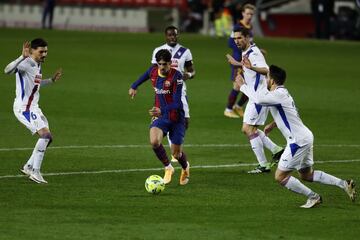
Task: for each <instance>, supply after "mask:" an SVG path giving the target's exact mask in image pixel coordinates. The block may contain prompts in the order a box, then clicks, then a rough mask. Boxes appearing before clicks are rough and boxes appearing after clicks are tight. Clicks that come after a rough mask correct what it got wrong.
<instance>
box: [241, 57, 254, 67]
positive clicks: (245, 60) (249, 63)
mask: <svg viewBox="0 0 360 240" xmlns="http://www.w3.org/2000/svg"><path fill="white" fill-rule="evenodd" d="M242 64H243V66H244V67H246V68H248V69H251V67H252V65H251V62H250V60H249V58H247V57H245V56H244V57H243V59H242Z"/></svg>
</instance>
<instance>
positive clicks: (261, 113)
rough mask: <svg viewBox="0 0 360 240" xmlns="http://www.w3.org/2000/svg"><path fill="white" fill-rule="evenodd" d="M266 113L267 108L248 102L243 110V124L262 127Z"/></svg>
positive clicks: (267, 111)
mask: <svg viewBox="0 0 360 240" xmlns="http://www.w3.org/2000/svg"><path fill="white" fill-rule="evenodd" d="M268 113H269V108H268V107H264V106H260V105H256V104H255V103H254V102H253V101H249V102H248V103H247V105H246V108H245V112H244V117H243V122H244V123H246V124H248V125H252V126H257V125H264V124H265V121H266V118H267V115H268Z"/></svg>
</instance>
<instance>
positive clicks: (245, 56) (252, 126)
mask: <svg viewBox="0 0 360 240" xmlns="http://www.w3.org/2000/svg"><path fill="white" fill-rule="evenodd" d="M234 40H235V43H236V45H237V46H238V47H239V48H240V49H241V50H242V63H239V62H237V61H235V60H234V59H233V58H232V57H231V56H230V55H228V56H227V57H228V60H229V62H230V63H231V64H232V65H237V66H243V75H244V78H245V81H246V83H247V84H249V85H250V86H252V87H253V88H254V90H255V91H261V89H262V88H266V83H265V75H266V74H267V73H268V65H267V64H266V62H265V58H264V56H263V55H262V53H261V51H260V50H259V48H258V47H256V45H255V44H251V42H250V32H249V30H247V29H245V28H240V29H238V30H236V31H234ZM239 75H241V74H239ZM267 114H268V109H267V107H262V106H259V105H257V104H256V103H254V102H252V101H249V102H248V104H247V105H246V108H245V113H244V118H243V127H242V131H243V133H244V134H245V135H246V136H247V137H248V139H249V141H250V144H251V148H252V150H253V151H254V153H255V156H256V158H257V160H258V162H259V165H258V166H257V167H256V168H255V169H253V170H251V171H249V172H248V173H265V172H270V167H271V165H272V164H271V163H269V162H268V161H267V159H266V156H265V153H264V146H265V147H266V148H267V149H269V150H270V151H271V152H272V153H273V160H274V161H276V160H277V159H279V158H280V156H281V154H282V151H284V150H283V148H282V147H279V146H277V145H276V144H275V143H273V142H272V141H271V139H270V138H268V137H267V136H265V134H264V132H263V131H261V130H260V129H258V126H259V125H264V123H265V121H266V117H267Z"/></svg>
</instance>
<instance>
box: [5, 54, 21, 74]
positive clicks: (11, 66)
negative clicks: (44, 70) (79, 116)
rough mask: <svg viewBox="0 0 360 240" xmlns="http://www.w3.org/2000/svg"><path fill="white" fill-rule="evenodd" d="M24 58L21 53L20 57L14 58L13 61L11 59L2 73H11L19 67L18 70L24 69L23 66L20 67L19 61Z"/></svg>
mask: <svg viewBox="0 0 360 240" xmlns="http://www.w3.org/2000/svg"><path fill="white" fill-rule="evenodd" d="M25 59H26V58H24V57H23V56H22V55H21V56H20V57H18V58H17V59H15V60H14V61H12V62H11V63H9V64H8V65H7V66H6V67H5V69H4V73H5V74H13V73H15V72H16V69H17V68H19V69H20V70H25V67H21V65H20V63H22V61H24V60H25Z"/></svg>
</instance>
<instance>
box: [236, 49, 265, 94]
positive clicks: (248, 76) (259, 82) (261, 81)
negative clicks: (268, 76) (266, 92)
mask: <svg viewBox="0 0 360 240" xmlns="http://www.w3.org/2000/svg"><path fill="white" fill-rule="evenodd" d="M242 57H243V58H244V57H247V58H248V59H249V60H250V62H251V65H252V66H254V67H259V68H267V69H269V66H268V65H267V64H266V61H265V58H264V55H263V54H262V53H261V51H260V49H259V48H258V47H257V46H255V45H254V44H253V45H250V47H249V48H248V49H247V50H246V51H243V52H242ZM243 70H244V79H245V82H246V84H248V85H249V86H251V87H253V88H254V90H255V91H257V90H259V89H261V88H266V81H265V75H262V74H260V73H257V72H255V71H253V70H251V69H249V68H246V67H243Z"/></svg>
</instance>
